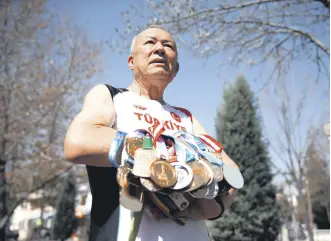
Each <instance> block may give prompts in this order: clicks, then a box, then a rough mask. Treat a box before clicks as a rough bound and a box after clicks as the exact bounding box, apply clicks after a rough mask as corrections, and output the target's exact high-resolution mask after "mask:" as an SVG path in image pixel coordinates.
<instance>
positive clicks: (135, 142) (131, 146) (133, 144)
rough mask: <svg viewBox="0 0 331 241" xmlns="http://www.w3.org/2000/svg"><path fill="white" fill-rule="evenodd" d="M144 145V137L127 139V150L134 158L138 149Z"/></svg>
mask: <svg viewBox="0 0 331 241" xmlns="http://www.w3.org/2000/svg"><path fill="white" fill-rule="evenodd" d="M142 147H143V138H142V137H130V138H128V139H127V140H126V143H125V151H126V153H128V155H129V156H130V157H131V158H134V154H135V153H136V150H138V149H139V148H142Z"/></svg>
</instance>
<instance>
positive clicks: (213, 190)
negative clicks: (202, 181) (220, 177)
mask: <svg viewBox="0 0 331 241" xmlns="http://www.w3.org/2000/svg"><path fill="white" fill-rule="evenodd" d="M218 191H219V187H218V183H217V182H216V181H215V180H214V181H213V182H212V183H211V184H210V185H209V186H208V192H207V194H206V196H205V198H207V199H214V198H215V197H217V195H218Z"/></svg>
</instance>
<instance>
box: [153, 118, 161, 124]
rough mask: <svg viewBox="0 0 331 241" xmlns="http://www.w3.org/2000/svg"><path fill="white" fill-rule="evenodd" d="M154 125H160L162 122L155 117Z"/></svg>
mask: <svg viewBox="0 0 331 241" xmlns="http://www.w3.org/2000/svg"><path fill="white" fill-rule="evenodd" d="M153 120H154V123H153V125H160V121H159V120H158V119H156V118H155V117H153Z"/></svg>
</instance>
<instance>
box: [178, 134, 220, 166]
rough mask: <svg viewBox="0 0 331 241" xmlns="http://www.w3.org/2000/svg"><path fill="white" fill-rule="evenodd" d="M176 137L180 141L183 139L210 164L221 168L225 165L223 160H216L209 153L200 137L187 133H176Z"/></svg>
mask: <svg viewBox="0 0 331 241" xmlns="http://www.w3.org/2000/svg"><path fill="white" fill-rule="evenodd" d="M175 136H178V138H179V139H182V140H183V141H185V142H186V143H187V144H189V145H190V146H191V147H192V148H193V149H194V150H195V151H196V152H197V153H199V155H200V156H202V157H204V158H205V159H207V160H208V161H209V162H211V163H213V164H215V165H218V166H221V167H222V166H223V165H224V162H223V161H222V160H220V159H218V158H216V157H215V156H214V155H213V154H211V153H210V152H209V151H208V148H207V147H206V145H205V144H204V142H202V140H201V139H200V138H199V137H196V136H194V135H192V134H191V133H188V132H185V131H179V132H176V134H175ZM208 139H209V138H208Z"/></svg>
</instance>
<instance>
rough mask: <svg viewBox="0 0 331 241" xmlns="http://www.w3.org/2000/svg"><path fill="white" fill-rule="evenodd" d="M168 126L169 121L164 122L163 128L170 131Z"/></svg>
mask: <svg viewBox="0 0 331 241" xmlns="http://www.w3.org/2000/svg"><path fill="white" fill-rule="evenodd" d="M168 124H169V121H165V122H164V127H165V128H166V129H168V130H170V127H169V126H168Z"/></svg>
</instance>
